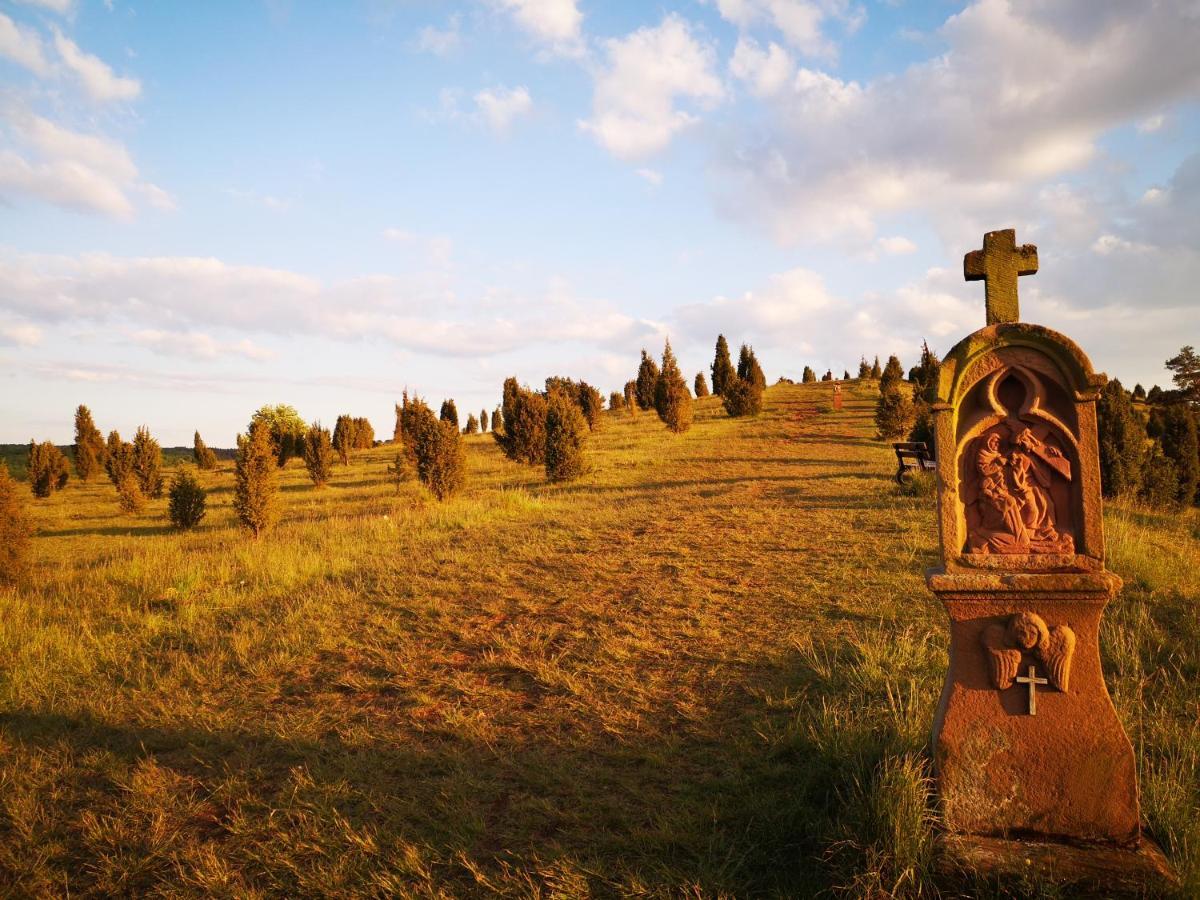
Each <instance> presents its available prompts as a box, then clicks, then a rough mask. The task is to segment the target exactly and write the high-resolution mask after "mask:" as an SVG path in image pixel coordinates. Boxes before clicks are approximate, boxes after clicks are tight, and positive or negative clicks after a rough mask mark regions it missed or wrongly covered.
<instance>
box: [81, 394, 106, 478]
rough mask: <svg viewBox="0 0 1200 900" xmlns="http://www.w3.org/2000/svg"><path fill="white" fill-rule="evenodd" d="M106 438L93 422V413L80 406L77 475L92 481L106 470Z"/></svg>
mask: <svg viewBox="0 0 1200 900" xmlns="http://www.w3.org/2000/svg"><path fill="white" fill-rule="evenodd" d="M104 457H105V446H104V437H103V435H101V434H100V430H99V429H98V428H97V427H96V423H95V422H93V421H92V412H91V410H90V409H88V408H87V407H86V406H83V405H80V406H79V408H78V409H76V410H75V474H76V475H78V476H79V480H80V481H90V480H91V479H92V476H93V475H96V474H98V473H99V472H100V471H101V470H102V469H103V468H104Z"/></svg>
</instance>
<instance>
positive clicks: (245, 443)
mask: <svg viewBox="0 0 1200 900" xmlns="http://www.w3.org/2000/svg"><path fill="white" fill-rule="evenodd" d="M277 469H278V460H277V454H276V449H275V444H274V441H273V440H272V439H271V431H270V428H269V427H268V426H267V425H265V424H259V423H252V424H251V426H250V434H249V435H248V436H246V437H242V436H241V435H239V436H238V454H237V466H236V469H235V479H234V493H233V508H234V510H235V511H236V512H237V516H238V519H239V520H240V521H241V523H242V525H244V526H245V527H246V528H248V529H250V532H251V533H252V534H253V535H254V539H255V540H258V538H259V537H260V536H262V535H263V534H265V533H266V532H268V531H270V530H271V528H273V527H274V525H275V523H276V521H277V520H278V518H279V509H278V498H277V496H276V495H277V493H278V486H277V484H276V478H277V477H278V476H277V475H276V470H277Z"/></svg>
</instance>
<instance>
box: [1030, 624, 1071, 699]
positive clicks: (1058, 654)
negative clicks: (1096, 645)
mask: <svg viewBox="0 0 1200 900" xmlns="http://www.w3.org/2000/svg"><path fill="white" fill-rule="evenodd" d="M1037 650H1038V656H1039V657H1040V658H1041V660H1042V665H1044V666H1045V667H1046V674H1047V676H1048V677H1049V678H1050V683H1051V684H1052V685H1054V686H1055V687H1056V688H1058V689H1059V690H1060V691H1062V692H1063V693H1066V691H1067V684H1068V682H1069V681H1070V679H1071V660H1072V659H1073V658H1074V656H1075V632H1074V631H1072V630H1071V628H1070V626H1068V625H1055V626H1054V627H1053V628H1051V629H1050V636H1049V637H1048V638H1046V640H1045V641H1044V642H1043V643H1042V644H1041V645H1040V646H1039V647H1038V648H1037Z"/></svg>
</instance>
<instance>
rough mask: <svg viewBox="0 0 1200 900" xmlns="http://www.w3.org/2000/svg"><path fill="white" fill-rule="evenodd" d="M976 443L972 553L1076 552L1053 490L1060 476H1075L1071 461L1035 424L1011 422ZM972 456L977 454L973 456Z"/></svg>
mask: <svg viewBox="0 0 1200 900" xmlns="http://www.w3.org/2000/svg"><path fill="white" fill-rule="evenodd" d="M975 446H976V447H977V448H978V449H977V450H975V452H974V456H973V461H974V465H973V467H972V468H973V471H971V472H969V473H968V474H967V476H966V481H967V496H966V501H967V550H968V552H970V553H1006V554H1016V553H1022V554H1027V553H1073V552H1074V550H1075V541H1074V539H1073V538H1072V537H1071V535H1070V534H1069V533H1066V529H1067V527H1069V524H1068V523H1065V522H1063V521H1062V518H1061V517H1060V514H1059V512H1058V510H1057V508H1056V505H1055V503H1054V499H1053V497H1052V495H1051V487H1052V484H1053V480H1054V478H1056V477H1057V478H1061V479H1063V480H1065V481H1068V482H1069V481H1070V480H1071V463H1070V461H1069V460H1068V459H1067V458H1066V457H1065V456H1063V454H1062V451H1061V450H1059V449H1058V448H1057V447H1055V446H1054V445H1053V444H1050V443H1047V442H1046V440H1044V439H1043V438H1039V437H1038V436H1037V435H1036V434H1035V433H1034V430H1033V428H1031V427H1028V426H1026V425H1024V424H1022V423H1020V422H1014V421H1011V420H1010V422H1006V423H1004V424H1001V425H998V426H996V427H995V428H993V429H991V430H990V431H988V432H986V433H985V434H984V435H983V436H982V437H981V438H980V439H979V440H978V441H976V444H975ZM969 458H972V457H969Z"/></svg>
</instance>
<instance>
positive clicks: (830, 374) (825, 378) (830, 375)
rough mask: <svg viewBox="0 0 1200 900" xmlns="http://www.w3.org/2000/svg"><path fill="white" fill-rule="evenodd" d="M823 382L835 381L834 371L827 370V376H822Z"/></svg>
mask: <svg viewBox="0 0 1200 900" xmlns="http://www.w3.org/2000/svg"><path fill="white" fill-rule="evenodd" d="M821 380H822V381H833V370H832V369H826V370H825V374H824V375H822V376H821Z"/></svg>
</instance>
